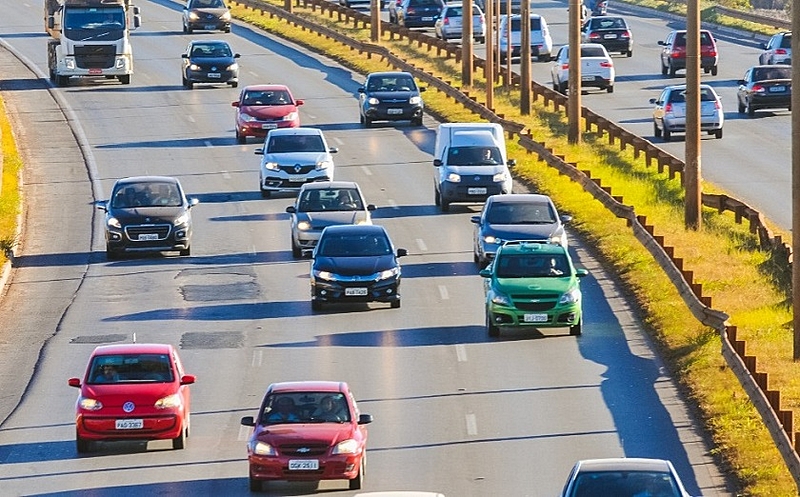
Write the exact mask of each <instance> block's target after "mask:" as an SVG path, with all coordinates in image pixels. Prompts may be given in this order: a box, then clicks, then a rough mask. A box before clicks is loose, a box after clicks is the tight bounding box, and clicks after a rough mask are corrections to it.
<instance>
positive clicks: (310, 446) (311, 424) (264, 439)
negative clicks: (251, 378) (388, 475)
mask: <svg viewBox="0 0 800 497" xmlns="http://www.w3.org/2000/svg"><path fill="white" fill-rule="evenodd" d="M371 422H372V416H371V415H369V414H361V413H360V412H359V410H358V406H357V405H356V401H355V399H354V398H353V395H352V393H351V392H350V388H349V387H348V386H347V383H344V382H335V381H298V382H286V383H273V384H272V385H270V386H269V388H267V393H266V395H265V396H264V400H263V402H262V403H261V408H260V409H259V411H258V415H257V416H245V417H243V418H242V424H243V425H245V426H253V427H255V429H254V430H253V434H252V435H251V436H250V440H249V442H248V443H247V456H248V460H249V463H250V490H252V491H255V492H257V491H260V490H261V488H262V483H263V482H265V481H268V480H312V481H313V480H349V481H350V489H351V490H358V489H360V488H361V484H362V482H363V478H364V472H365V469H366V464H367V459H366V449H367V427H366V426H365V425H367V424H368V423H371Z"/></svg>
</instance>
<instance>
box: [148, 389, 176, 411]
mask: <svg viewBox="0 0 800 497" xmlns="http://www.w3.org/2000/svg"><path fill="white" fill-rule="evenodd" d="M180 406H181V396H180V395H178V394H177V393H174V394H172V395H167V396H166V397H161V398H160V399H158V400H157V401H156V403H155V405H154V407H155V408H156V409H173V408H176V407H180Z"/></svg>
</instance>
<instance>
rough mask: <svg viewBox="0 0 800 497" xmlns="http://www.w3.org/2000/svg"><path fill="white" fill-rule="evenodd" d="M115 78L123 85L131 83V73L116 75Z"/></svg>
mask: <svg viewBox="0 0 800 497" xmlns="http://www.w3.org/2000/svg"><path fill="white" fill-rule="evenodd" d="M117 79H118V80H119V82H120V83H122V84H123V85H129V84H131V75H130V74H125V75H124V76H117Z"/></svg>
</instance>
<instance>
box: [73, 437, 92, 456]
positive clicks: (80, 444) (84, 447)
mask: <svg viewBox="0 0 800 497" xmlns="http://www.w3.org/2000/svg"><path fill="white" fill-rule="evenodd" d="M75 450H77V451H78V454H86V453H87V452H90V451H91V450H92V442H91V440H86V439H85V438H82V437H81V436H80V435H78V434H77V433H76V434H75Z"/></svg>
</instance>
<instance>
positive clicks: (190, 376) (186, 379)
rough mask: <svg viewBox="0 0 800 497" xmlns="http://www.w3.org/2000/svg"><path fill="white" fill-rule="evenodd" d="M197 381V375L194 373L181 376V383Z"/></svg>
mask: <svg viewBox="0 0 800 497" xmlns="http://www.w3.org/2000/svg"><path fill="white" fill-rule="evenodd" d="M196 381H197V376H195V375H193V374H185V375H183V376H181V385H191V384H192V383H194V382H196Z"/></svg>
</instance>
